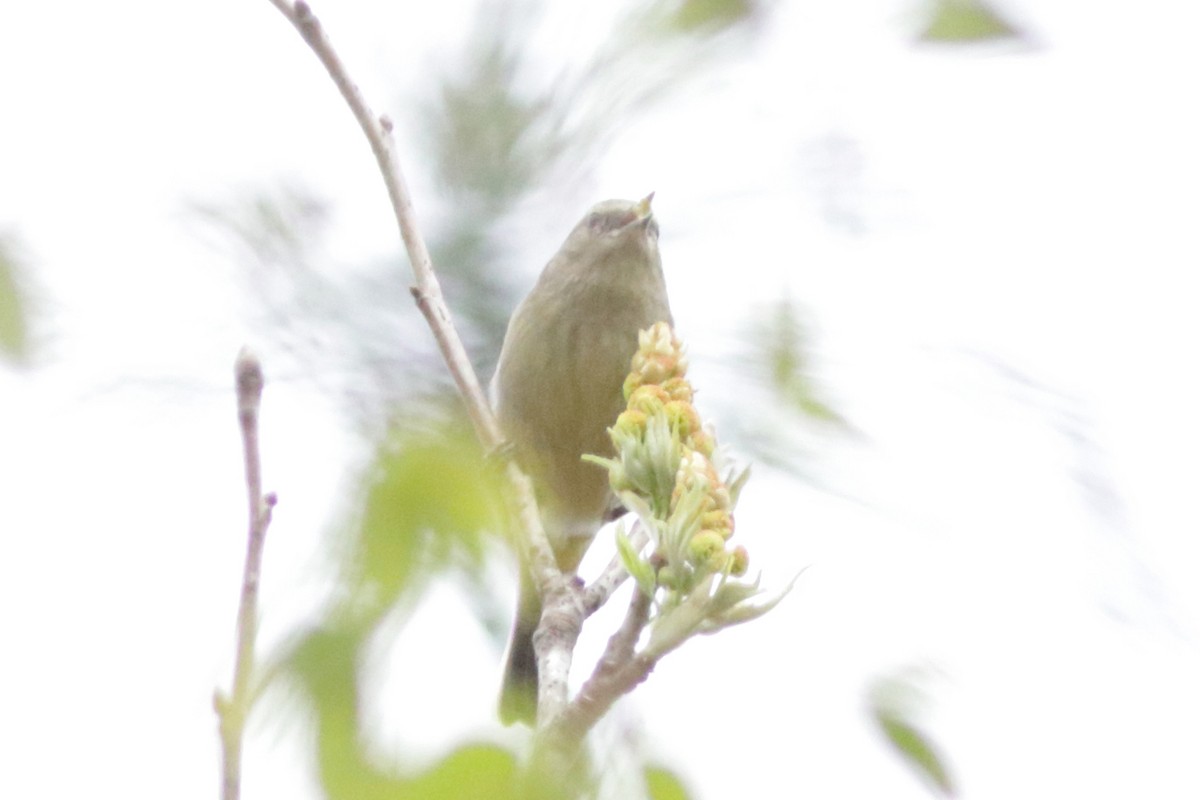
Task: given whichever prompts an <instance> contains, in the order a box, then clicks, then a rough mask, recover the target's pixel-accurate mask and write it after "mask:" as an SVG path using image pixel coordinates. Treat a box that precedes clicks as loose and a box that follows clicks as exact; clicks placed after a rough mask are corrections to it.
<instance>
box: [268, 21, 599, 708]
mask: <svg viewBox="0 0 1200 800" xmlns="http://www.w3.org/2000/svg"><path fill="white" fill-rule="evenodd" d="M270 2H271V4H272V5H274V6H275V7H276V8H277V9H279V11H280V12H281V13H282V14H283V15H284V16H285V17H287V18H288V20H289V21H290V22H291V23H292V25H294V26H295V27H296V30H298V31H299V32H300V35H301V37H303V39H304V41H305V42H306V43H307V44H308V46H309V47H310V48H312V51H313V52H314V53H315V54H316V56H317V58H318V59H320V61H321V63H322V64H323V65H324V66H325V69H326V71H328V72H329V76H330V77H331V78H332V79H333V82H334V83H335V84H336V85H337V87H338V91H339V92H341V94H342V97H343V99H344V100H345V101H346V104H347V105H348V106H349V107H350V111H351V112H352V113H353V114H354V118H355V119H356V120H358V124H359V126H360V127H361V128H362V130H363V134H365V135H366V137H367V141H368V142H369V143H370V145H371V151H372V152H373V153H374V154H375V160H376V162H377V163H378V165H379V171H380V174H381V175H382V176H383V182H384V184H385V185H386V186H387V191H388V196H389V198H390V199H391V202H392V210H393V212H394V214H395V217H396V223H397V225H398V226H399V228H400V237H401V238H402V239H403V240H404V246H405V249H406V250H407V252H408V259H409V262H410V263H411V265H412V269H413V273H414V275H415V277H416V285H415V286H413V287H412V294H413V298H414V299H415V300H416V303H417V306H418V308H420V309H421V313H422V314H424V316H425V319H426V321H427V322H428V323H429V327H430V329H431V330H432V331H433V335H434V338H435V339H436V340H437V343H438V348H439V349H440V350H441V353H442V358H443V359H444V360H445V362H446V366H447V367H448V368H449V369H450V373H451V375H452V376H453V377H454V381H455V383H456V384H457V386H458V390H459V394H461V395H462V398H463V402H464V403H465V404H466V406H467V413H468V414H469V415H470V417H471V422H472V423H473V424H474V426H475V432H476V434H477V435H478V437H479V439H480V441H481V442H482V443H483V445H484V447H485V448H487V449H489V450H496V449H497V448H499V447H500V445H501V444H502V443H503V435H502V433H501V431H500V427H499V425H498V424H497V422H496V418H495V416H494V415H493V414H492V411H491V408H490V407H489V406H488V403H487V400H486V398H485V396H484V393H483V389H482V388H481V386H480V383H479V379H478V378H477V377H476V375H475V370H474V368H473V367H472V366H471V361H470V359H469V358H468V357H467V351H466V348H465V347H463V344H462V340H461V339H460V338H459V336H458V332H457V331H456V330H455V328H454V323H453V321H452V319H451V316H450V310H449V308H447V307H446V303H445V301H444V300H443V298H442V289H441V285H440V284H439V283H438V280H437V275H436V274H435V273H434V271H433V263H432V260H431V259H430V257H429V250H428V248H426V246H425V241H424V239H423V238H422V237H421V233H420V230H419V229H418V227H417V223H416V214H415V212H414V211H413V205H412V200H411V198H410V197H409V194H408V186H407V184H406V183H405V180H404V175H403V173H402V172H401V169H400V163H399V160H398V159H397V158H396V155H395V148H394V145H393V142H392V123H391V120H389V119H388V118H387V117H377V116H376V115H375V113H374V112H373V111H372V110H371V108H370V106H369V105H367V102H366V99H365V98H364V97H363V95H362V92H361V91H359V89H358V86H357V85H356V84H355V83H354V81H353V80H351V78H350V75H349V72H348V71H347V70H346V67H345V65H344V64H343V63H342V61H341V58H339V57H338V55H337V52H336V51H335V50H334V48H333V45H332V43H331V42H330V41H329V39H328V37H327V36H326V35H325V32H324V30H323V29H322V27H321V23H320V21H319V20H318V19H317V17H316V15H315V14H313V12H312V9H311V8H310V7H309V6H308V4H307V3H306V2H303V0H297V2H295V3H290V2H288V1H287V0H270ZM505 476H506V477H507V479H508V482H509V487H510V491H509V493H508V494H509V499H510V501H511V502H512V504H513V514H514V516H515V517H516V519H517V521H518V523H519V524H520V527H521V529H522V531H523V533H524V536H521V537H517V538H518V541H519V545H520V546H521V547H522V548H523V550H524V552H523V553H522V555H523V556H524V559H523V560H524V561H525V562H526V563H528V564H529V565H530V568H531V573H532V575H533V578H534V582H535V584H536V585H537V587H538V590H539V592H540V593H541V594H542V598H543V606H544V608H545V611H546V614H547V615H549V616H551V617H553V616H554V615H555V614H556V609H557V608H558V607H559V606H560V605H561V606H562V607H563V609H564V610H566V613H565V614H561V615H559V617H560V618H561V619H562V620H565V621H566V624H568V627H569V626H570V625H571V624H574V623H573V621H572V620H573V619H574V618H575V615H574V614H572V613H571V612H570V611H569V610H567V607H568V606H569V605H570V604H571V603H572V602H573V601H574V597H575V595H577V592H575V591H574V590H573V587H571V586H570V584H569V583H568V581H567V579H566V578H565V577H564V576H563V574H562V572H561V571H560V570H559V569H558V564H557V562H556V561H555V558H554V551H553V550H552V549H551V548H550V542H549V540H548V539H547V538H546V533H545V531H544V530H543V528H542V521H541V517H540V516H539V514H538V510H537V503H536V501H535V499H534V495H533V484H532V483H531V482H530V480H529V477H528V476H526V475H525V474H524V473H523V472H522V471H521V470H520V468H519V467H517V465H516V464H515V463H514V462H512V461H510V462H509V464H508V465H507V467H506V470H505ZM578 619H579V622H578V625H582V616H580V617H578ZM567 633H568V634H570V631H567ZM577 635H578V630H576V631H575V632H574V636H577ZM574 636H572V635H568V636H566V637H563V636H560V635H557V634H556V635H553V636H550V637H543V644H544V647H543V649H542V650H540V651H537V652H538V658H539V661H541V660H542V659H543V657H545V658H548V659H550V660H552V661H554V662H555V663H559V662H561V661H562V657H561V655H562V654H561V653H559V652H558V650H559V649H560V648H561V647H562V646H563V643H564V642H566V641H570V643H571V646H572V647H573V646H574ZM565 659H566V663H567V664H568V666H569V664H570V652H567V653H566V655H565ZM561 693H562V696H561V705H565V703H566V682H565V681H564V682H563V683H562V686H561Z"/></svg>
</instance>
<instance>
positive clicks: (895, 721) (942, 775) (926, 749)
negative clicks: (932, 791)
mask: <svg viewBox="0 0 1200 800" xmlns="http://www.w3.org/2000/svg"><path fill="white" fill-rule="evenodd" d="M876 721H877V722H878V723H879V726H880V727H881V728H882V729H883V733H884V735H885V736H887V738H888V741H889V742H891V744H892V746H893V747H895V748H896V750H897V751H899V753H900V755H901V756H903V757H904V759H905V760H906V761H908V763H909V764H910V765H911V766H912V767H914V768H915V769H916V770H917V771H918V772H920V773H921V774H923V775H924V776H925V777H926V778H927V779H928V780H930V781H931V782H932V783H933V785H934V786H936V787H937V788H938V789H939V790H941V792H942V793H943V794H945V795H946V796H947V797H951V796H953V795H954V783H953V782H952V780H951V779H950V773H949V771H948V770H947V769H946V765H945V764H944V763H943V762H942V757H941V756H940V755H938V753H937V751H936V750H935V749H934V746H933V743H932V742H930V740H929V739H928V737H926V736H925V734H924V733H922V732H921V731H919V730H917V729H916V728H915V727H913V726H912V725H910V724H909V723H908V722H907V721H906V720H903V719H900V718H899V717H894V716H889V715H886V714H884V715H879V716H877V717H876Z"/></svg>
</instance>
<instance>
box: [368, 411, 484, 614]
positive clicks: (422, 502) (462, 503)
mask: <svg viewBox="0 0 1200 800" xmlns="http://www.w3.org/2000/svg"><path fill="white" fill-rule="evenodd" d="M370 474H371V478H370V484H369V487H368V489H367V493H366V501H365V506H364V512H363V516H362V520H361V525H360V527H359V532H360V534H359V536H360V538H358V539H357V540H356V542H355V544H356V548H357V550H358V552H357V555H356V556H355V557H353V558H352V564H351V569H352V574H354V575H357V577H358V579H359V580H361V581H362V584H363V587H364V588H366V589H368V591H369V592H372V593H373V592H376V591H378V592H379V594H378V596H377V597H376V599H377V600H378V602H379V603H381V604H382V605H384V606H387V605H390V604H391V603H393V602H394V601H395V600H396V599H397V598H398V595H399V594H400V593H401V592H404V591H408V590H411V589H416V588H419V587H420V586H422V585H423V584H424V583H425V582H426V581H427V580H428V579H429V578H430V577H432V575H434V574H436V572H438V571H439V570H442V569H444V568H446V567H447V566H450V565H452V564H457V565H458V566H465V567H467V568H469V569H478V567H479V565H480V562H481V558H482V554H483V551H484V541H483V536H484V535H485V534H487V533H488V532H490V531H495V530H499V529H500V525H499V518H498V516H497V508H498V504H499V499H498V498H499V490H498V488H497V485H496V475H495V473H494V471H492V470H489V469H487V468H486V466H485V464H484V462H483V457H482V454H481V453H480V450H479V447H478V445H477V444H476V443H475V441H474V439H473V437H472V436H471V435H470V433H469V431H467V430H466V429H463V428H458V429H455V428H450V427H443V428H441V429H440V430H436V431H435V432H424V433H418V434H413V433H411V432H399V433H396V434H394V435H393V436H391V437H389V438H388V440H387V441H386V442H385V443H384V444H383V445H382V446H381V447H380V449H379V451H378V453H377V455H376V458H375V462H374V465H373V466H372V468H371V469H370ZM372 596H375V595H374V594H372Z"/></svg>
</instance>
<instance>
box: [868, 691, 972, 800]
mask: <svg viewBox="0 0 1200 800" xmlns="http://www.w3.org/2000/svg"><path fill="white" fill-rule="evenodd" d="M927 673H928V671H927V670H920V669H910V670H904V671H902V672H901V673H899V674H896V675H891V676H887V677H883V678H880V679H878V680H877V681H876V682H875V684H874V685H873V686H872V687H871V690H870V710H871V716H872V718H873V719H874V720H875V724H876V725H878V726H879V729H880V731H881V732H882V733H883V735H884V737H885V738H886V739H887V741H888V743H889V744H890V745H891V746H892V748H893V749H895V751H896V752H897V753H899V754H900V756H901V758H903V759H904V761H905V763H907V764H908V765H909V766H911V767H912V768H913V770H914V771H916V773H917V774H918V775H920V776H921V777H922V778H923V779H924V780H925V781H926V782H927V783H929V785H930V786H932V787H933V788H934V789H935V790H936V791H937V792H938V794H940V795H942V796H944V797H953V796H954V795H956V794H957V787H956V784H955V781H954V778H953V776H952V775H951V774H950V769H949V766H948V765H947V763H946V760H945V758H944V757H943V756H942V755H941V753H939V752H938V748H937V746H936V745H935V744H934V742H933V740H932V739H931V738H930V737H929V736H928V734H926V733H925V732H924V731H922V730H921V728H920V727H919V726H918V725H917V722H916V718H917V717H918V716H920V714H921V712H922V711H923V710H924V708H925V707H926V706H927V705H928V704H929V700H928V697H927V694H926V690H925V689H924V688H923V687H922V683H924V682H925V678H927V677H928V675H927Z"/></svg>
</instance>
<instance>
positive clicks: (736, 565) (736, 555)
mask: <svg viewBox="0 0 1200 800" xmlns="http://www.w3.org/2000/svg"><path fill="white" fill-rule="evenodd" d="M749 568H750V553H749V552H747V550H746V548H745V547H742V546H741V545H740V544H739V545H738V546H737V547H735V548H733V555H732V563H731V564H730V565H729V574H730V575H733V576H734V577H738V578H740V577H741V576H743V575H745V574H746V570H748V569H749Z"/></svg>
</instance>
